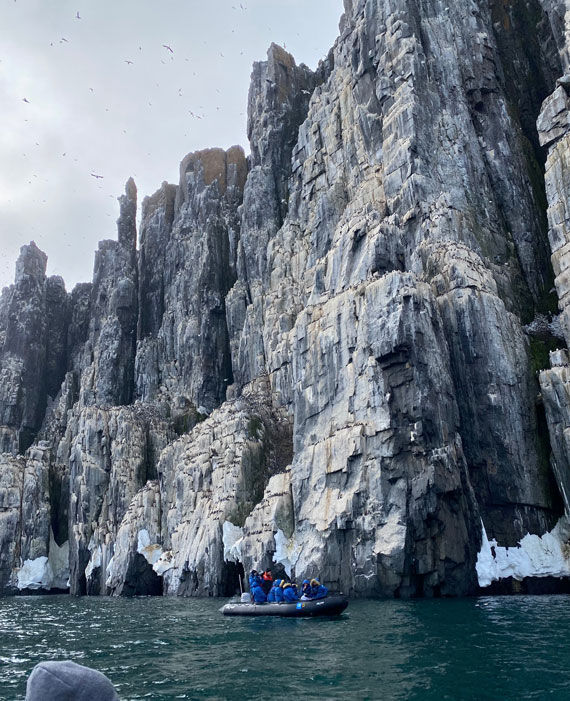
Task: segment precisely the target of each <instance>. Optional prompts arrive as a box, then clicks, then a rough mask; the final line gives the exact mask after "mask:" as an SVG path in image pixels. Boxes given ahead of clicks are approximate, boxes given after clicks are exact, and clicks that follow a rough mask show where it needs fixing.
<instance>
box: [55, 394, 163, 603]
mask: <svg viewBox="0 0 570 701" xmlns="http://www.w3.org/2000/svg"><path fill="white" fill-rule="evenodd" d="M171 439H172V435H171V429H170V427H169V425H168V423H167V422H165V421H163V420H162V419H161V417H160V416H159V415H158V414H157V413H156V412H155V411H154V410H152V409H151V408H150V407H144V406H141V405H138V404H135V405H134V406H131V407H115V408H110V409H102V408H99V407H85V408H79V407H78V406H77V407H76V408H75V409H74V410H73V412H72V414H71V417H70V419H69V420H68V426H67V431H66V434H65V437H64V438H63V440H62V441H61V443H60V445H59V447H58V455H57V461H58V463H60V464H67V465H69V470H70V472H69V488H70V501H69V540H70V571H71V575H70V587H71V593H72V594H84V593H86V592H87V582H86V578H85V569H86V567H87V565H88V562H89V560H90V559H91V553H92V551H93V550H94V549H95V548H97V547H99V546H101V547H102V546H104V545H108V544H109V543H111V542H113V541H114V539H115V537H116V535H117V531H118V530H119V526H120V524H121V521H122V519H123V517H124V515H125V513H126V512H127V509H128V507H129V504H130V503H131V500H132V499H133V497H134V496H135V495H136V494H137V492H138V491H139V489H141V488H142V487H143V486H144V485H145V484H146V482H147V481H148V480H149V479H154V478H156V462H157V460H158V456H159V455H160V453H161V451H162V449H163V448H164V447H165V446H166V444H167V443H168V441H169V440H171ZM106 553H107V551H106ZM111 557H112V552H108V553H107V557H106V558H103V560H102V562H101V566H100V571H99V572H96V573H93V575H92V577H91V580H92V581H91V582H90V588H89V593H92V594H95V593H105V591H106V589H105V587H106V585H105V580H106V576H105V570H106V567H107V564H108V561H109V560H110V558H111Z"/></svg>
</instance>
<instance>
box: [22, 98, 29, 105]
mask: <svg viewBox="0 0 570 701" xmlns="http://www.w3.org/2000/svg"><path fill="white" fill-rule="evenodd" d="M22 102H27V103H28V105H29V104H30V101H29V100H28V98H27V97H23V98H22Z"/></svg>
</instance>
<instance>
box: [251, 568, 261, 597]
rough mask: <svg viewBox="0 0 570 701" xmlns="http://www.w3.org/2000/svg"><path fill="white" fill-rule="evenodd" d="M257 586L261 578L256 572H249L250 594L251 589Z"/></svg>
mask: <svg viewBox="0 0 570 701" xmlns="http://www.w3.org/2000/svg"><path fill="white" fill-rule="evenodd" d="M256 584H259V586H261V577H260V576H259V574H258V572H257V570H251V573H250V575H249V591H250V592H251V591H252V589H253V587H254V586H255V585H256Z"/></svg>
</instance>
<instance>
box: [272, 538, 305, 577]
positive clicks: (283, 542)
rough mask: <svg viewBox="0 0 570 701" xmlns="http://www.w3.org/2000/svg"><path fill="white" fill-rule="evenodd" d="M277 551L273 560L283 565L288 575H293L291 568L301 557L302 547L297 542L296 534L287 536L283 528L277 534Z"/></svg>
mask: <svg viewBox="0 0 570 701" xmlns="http://www.w3.org/2000/svg"><path fill="white" fill-rule="evenodd" d="M274 537H275V553H274V554H273V562H276V563H277V564H280V565H283V567H284V569H285V572H286V573H287V576H288V577H291V569H292V568H293V567H294V566H295V563H296V562H297V560H298V559H299V554H300V552H301V549H300V547H299V545H298V544H297V543H296V542H295V536H293V537H292V538H287V536H286V535H285V533H283V531H282V530H281V529H279V530H278V531H277V533H276V534H275V536H274Z"/></svg>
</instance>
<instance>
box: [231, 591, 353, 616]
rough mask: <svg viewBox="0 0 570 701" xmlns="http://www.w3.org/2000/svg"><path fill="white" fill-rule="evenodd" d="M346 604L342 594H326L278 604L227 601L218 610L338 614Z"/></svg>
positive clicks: (260, 613)
mask: <svg viewBox="0 0 570 701" xmlns="http://www.w3.org/2000/svg"><path fill="white" fill-rule="evenodd" d="M347 606H348V599H347V598H346V597H344V596H326V597H325V598H324V599H312V600H310V601H292V602H291V603H285V602H283V603H278V604H267V603H266V604H253V603H241V602H237V603H229V604H226V605H225V606H223V607H222V608H221V609H220V611H221V612H222V613H223V614H224V616H288V617H290V618H297V617H303V616H338V615H339V614H341V613H342V612H343V611H344V609H345V608H346V607H347Z"/></svg>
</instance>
